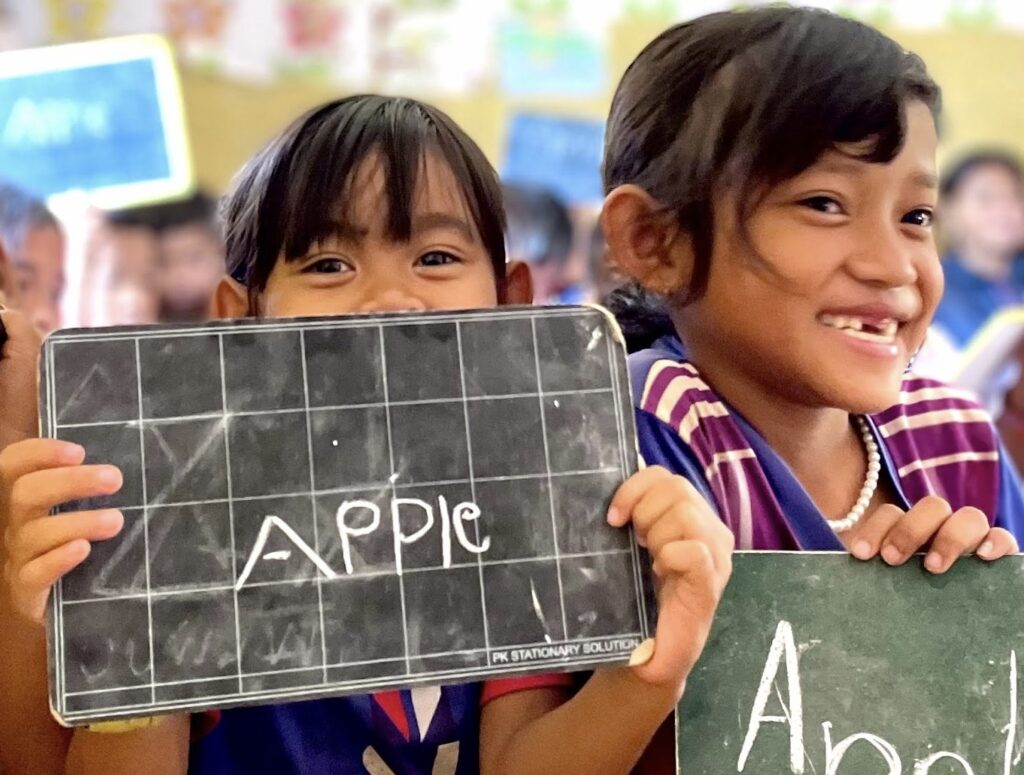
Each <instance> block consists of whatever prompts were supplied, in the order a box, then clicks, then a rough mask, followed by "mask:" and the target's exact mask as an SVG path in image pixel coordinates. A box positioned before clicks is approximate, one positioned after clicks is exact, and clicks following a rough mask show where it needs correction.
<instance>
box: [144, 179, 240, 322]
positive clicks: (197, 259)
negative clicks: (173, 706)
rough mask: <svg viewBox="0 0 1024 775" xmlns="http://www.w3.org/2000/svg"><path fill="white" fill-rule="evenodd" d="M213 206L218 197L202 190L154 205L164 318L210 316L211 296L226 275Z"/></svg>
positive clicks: (190, 319) (158, 280)
mask: <svg viewBox="0 0 1024 775" xmlns="http://www.w3.org/2000/svg"><path fill="white" fill-rule="evenodd" d="M216 209H217V208H216V202H215V201H214V200H213V199H212V198H211V197H209V196H207V195H206V194H204V193H202V192H199V193H196V194H193V195H192V196H191V197H189V198H188V199H184V200H182V201H180V202H170V203H168V204H165V205H161V206H160V207H158V208H154V210H155V211H156V223H155V226H156V236H157V242H158V255H157V271H156V285H157V287H156V290H157V293H158V295H159V304H160V310H159V317H160V320H161V321H163V322H170V323H187V322H193V321H200V320H205V319H206V318H207V317H208V316H209V309H210V300H211V299H212V298H213V292H214V290H215V289H216V288H217V283H219V282H220V279H221V277H223V276H224V243H223V241H222V240H221V236H220V230H219V228H218V226H217V217H216V215H217V213H216Z"/></svg>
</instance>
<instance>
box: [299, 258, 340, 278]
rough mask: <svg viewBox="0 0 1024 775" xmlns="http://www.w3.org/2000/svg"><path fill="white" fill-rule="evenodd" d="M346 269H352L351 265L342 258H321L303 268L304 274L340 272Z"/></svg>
mask: <svg viewBox="0 0 1024 775" xmlns="http://www.w3.org/2000/svg"><path fill="white" fill-rule="evenodd" d="M345 271H351V267H349V266H348V264H346V263H345V262H344V261H342V260H341V259H340V258H321V259H318V260H317V261H314V262H313V263H311V264H308V265H307V266H305V267H303V269H302V272H303V274H340V273H341V272H345Z"/></svg>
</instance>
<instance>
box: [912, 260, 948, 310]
mask: <svg viewBox="0 0 1024 775" xmlns="http://www.w3.org/2000/svg"><path fill="white" fill-rule="evenodd" d="M917 284H918V288H919V289H920V291H921V303H922V307H923V312H924V313H925V315H926V317H927V320H928V322H931V319H932V315H933V314H934V313H935V308H936V307H938V306H939V300H940V299H941V298H942V292H943V290H944V289H945V284H946V280H945V277H944V276H943V274H942V264H941V263H940V262H939V259H938V256H933V257H932V256H930V257H929V258H928V260H926V261H924V262H922V264H921V266H920V268H919V269H918V281H917Z"/></svg>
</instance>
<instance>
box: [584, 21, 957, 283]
mask: <svg viewBox="0 0 1024 775" xmlns="http://www.w3.org/2000/svg"><path fill="white" fill-rule="evenodd" d="M910 100H920V101H922V102H923V103H925V104H926V105H927V106H928V107H929V108H931V110H932V113H933V115H936V114H937V113H938V109H939V103H940V94H939V88H938V86H936V84H935V82H934V81H933V80H932V79H931V78H930V77H929V75H928V73H927V71H926V69H925V66H924V63H923V62H922V61H921V59H920V58H919V57H917V56H916V55H914V54H912V53H908V52H907V51H905V50H904V49H902V48H901V47H900V46H899V44H897V43H896V42H894V41H893V40H891V39H889V38H887V37H886V36H885V35H883V34H882V33H880V32H878V31H877V30H875V29H872V28H871V27H868V26H867V25H864V24H861V23H860V22H856V21H853V20H852V19H847V18H843V17H841V16H837V15H835V14H832V13H829V12H827V11H822V10H818V9H811V8H791V7H764V8H757V9H754V10H747V11H732V12H723V13H715V14H710V15H708V16H703V17H701V18H698V19H695V20H693V21H689V22H686V23H683V24H680V25H677V26H675V27H672V28H670V29H668V30H667V31H665V32H664V33H662V34H661V35H659V36H658V37H657V38H656V39H655V40H654V41H653V42H651V43H650V44H649V45H648V46H647V47H646V48H644V50H643V51H642V52H641V53H640V54H639V56H637V58H636V59H635V60H634V61H633V63H632V64H631V65H630V66H629V68H628V69H627V70H626V73H625V75H624V76H623V78H622V81H621V82H620V83H619V86H618V89H617V90H616V92H615V96H614V98H613V100H612V107H611V114H610V116H609V120H608V127H607V131H606V133H605V150H604V163H603V165H602V174H603V178H604V186H605V191H606V192H607V191H610V190H611V189H613V188H615V187H616V186H620V185H623V184H626V183H633V184H636V185H638V186H640V187H641V188H643V189H644V190H646V191H647V192H648V193H649V194H650V195H651V196H652V197H654V198H655V199H656V200H657V201H658V202H659V203H660V204H661V205H662V206H663V207H664V208H665V209H666V211H667V212H670V213H672V214H674V215H675V217H676V218H677V220H678V223H679V225H680V227H681V228H682V229H683V230H684V231H685V232H686V233H687V235H688V236H689V238H690V239H691V241H692V245H693V251H694V259H695V261H694V268H693V273H692V278H691V282H690V286H689V287H688V288H687V289H686V292H685V294H683V295H682V296H681V298H680V299H679V301H680V302H682V303H686V302H688V301H692V300H694V299H696V298H699V297H700V296H701V294H702V293H703V292H704V290H705V288H706V286H707V280H708V274H709V272H710V262H711V253H712V235H713V228H714V215H715V212H714V207H713V204H712V203H713V200H714V198H715V197H716V196H717V195H719V194H720V193H722V192H723V191H729V192H731V193H733V194H735V197H736V211H737V212H736V214H737V220H738V223H739V228H740V229H741V232H742V230H743V229H744V228H745V223H746V220H747V218H748V217H749V216H750V213H751V212H752V210H753V209H754V208H755V207H756V206H757V204H758V202H759V201H760V198H761V197H763V196H764V194H765V193H766V192H767V190H768V189H770V188H771V187H772V186H774V185H777V184H778V183H781V182H782V181H784V180H788V179H790V178H792V177H795V176H796V175H798V174H800V173H801V172H803V171H804V170H806V169H807V168H808V167H810V166H811V165H813V164H814V163H815V161H817V159H818V158H819V157H820V156H821V155H822V153H824V152H825V151H827V150H829V149H830V148H834V147H836V146H837V145H838V144H846V143H856V144H857V149H856V150H855V151H851V150H848V149H847V148H845V147H844V152H846V153H848V154H852V155H856V157H857V158H861V159H865V160H867V161H871V162H880V163H884V162H888V161H891V160H892V159H893V158H894V157H895V156H896V155H897V154H898V153H899V151H900V150H901V148H902V146H903V142H904V138H905V134H906V115H905V111H906V103H907V102H908V101H910Z"/></svg>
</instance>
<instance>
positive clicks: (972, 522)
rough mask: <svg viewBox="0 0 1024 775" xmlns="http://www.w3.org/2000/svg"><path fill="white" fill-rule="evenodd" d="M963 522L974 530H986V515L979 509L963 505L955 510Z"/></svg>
mask: <svg viewBox="0 0 1024 775" xmlns="http://www.w3.org/2000/svg"><path fill="white" fill-rule="evenodd" d="M957 516H958V517H959V518H960V519H961V520H962V521H963V523H964V524H965V525H966V526H967V527H970V528H972V529H974V530H988V517H986V516H985V513H984V512H983V511H982V510H981V509H976V508H974V506H965V507H964V508H962V509H960V510H959V511H958V512H957Z"/></svg>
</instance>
